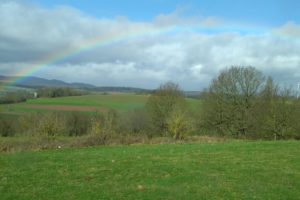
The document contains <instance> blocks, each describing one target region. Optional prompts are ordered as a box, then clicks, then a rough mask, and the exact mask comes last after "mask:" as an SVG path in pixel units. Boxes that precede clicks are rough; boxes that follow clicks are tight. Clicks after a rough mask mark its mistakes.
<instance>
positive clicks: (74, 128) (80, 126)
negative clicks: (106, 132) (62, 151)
mask: <svg viewBox="0 0 300 200" xmlns="http://www.w3.org/2000/svg"><path fill="white" fill-rule="evenodd" d="M90 124H91V119H90V117H89V116H87V115H86V114H83V113H81V112H72V113H70V114H66V130H67V134H68V135H69V136H81V135H86V134H88V129H89V127H90Z"/></svg>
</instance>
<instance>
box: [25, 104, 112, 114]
mask: <svg viewBox="0 0 300 200" xmlns="http://www.w3.org/2000/svg"><path fill="white" fill-rule="evenodd" d="M24 108H31V109H39V110H55V111H82V112H84V111H87V112H96V111H99V112H101V111H107V108H101V107H96V106H66V105H24Z"/></svg>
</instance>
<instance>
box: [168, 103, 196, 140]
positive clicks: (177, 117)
mask: <svg viewBox="0 0 300 200" xmlns="http://www.w3.org/2000/svg"><path fill="white" fill-rule="evenodd" d="M167 127H168V133H169V134H170V135H171V136H172V137H173V138H174V139H184V138H186V137H187V136H188V135H190V134H191V133H192V132H193V129H194V125H193V119H192V118H191V117H190V116H189V114H188V113H187V111H186V110H183V109H180V108H174V110H173V112H172V113H171V115H170V116H169V117H168V119H167Z"/></svg>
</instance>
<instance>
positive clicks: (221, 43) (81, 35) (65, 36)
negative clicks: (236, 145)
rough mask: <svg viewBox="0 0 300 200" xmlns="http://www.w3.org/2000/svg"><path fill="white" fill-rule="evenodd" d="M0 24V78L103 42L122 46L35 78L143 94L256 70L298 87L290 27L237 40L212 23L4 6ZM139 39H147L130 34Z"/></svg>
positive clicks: (298, 54)
mask: <svg viewBox="0 0 300 200" xmlns="http://www.w3.org/2000/svg"><path fill="white" fill-rule="evenodd" d="M0 19H1V20H0V30H1V31H0V74H18V73H19V72H24V71H30V69H31V66H33V64H34V63H36V62H38V61H40V60H41V59H43V58H44V57H48V55H49V54H54V55H55V54H57V56H56V57H59V56H60V55H61V54H66V52H67V50H70V49H71V54H72V52H76V50H78V49H79V50H80V49H82V48H85V47H90V46H92V45H93V44H94V43H99V44H100V41H101V39H102V40H105V38H120V39H119V40H112V41H114V42H109V43H108V44H106V45H98V46H96V47H94V48H91V49H90V50H88V51H84V52H82V53H81V54H78V55H76V56H72V57H69V58H67V59H64V60H60V62H56V63H54V64H52V66H49V67H46V68H45V69H43V70H41V71H40V72H39V73H37V74H36V75H38V76H41V77H45V78H56V79H62V80H66V81H70V82H87V83H93V84H96V85H114V86H122V85H123V86H133V87H145V88H154V87H157V86H158V85H159V84H160V83H162V82H165V81H169V80H173V81H175V82H178V83H179V84H181V85H182V87H183V88H184V89H189V90H197V89H201V88H203V87H205V86H207V85H208V84H209V81H210V79H211V78H212V77H213V76H215V75H216V74H217V73H218V71H219V70H221V69H222V68H224V67H228V66H231V65H252V66H255V67H257V68H258V69H260V70H262V71H263V72H265V73H266V74H268V75H273V76H274V77H275V78H276V79H278V80H280V81H283V82H289V83H294V82H298V81H300V80H297V79H299V78H300V77H299V71H300V42H299V36H300V25H298V24H295V23H292V22H288V23H287V24H285V25H283V26H282V27H275V28H274V29H272V30H268V31H266V32H264V33H261V34H253V33H249V34H245V33H243V34H239V33H236V32H230V31H219V30H218V27H219V26H220V27H221V28H222V27H224V26H226V23H225V22H224V21H222V20H220V19H216V18H214V17H207V18H205V17H189V18H187V17H182V16H181V15H180V14H178V13H177V12H174V13H171V14H162V15H160V16H157V17H156V18H155V19H154V20H153V21H152V22H134V21H130V20H129V19H127V18H126V17H118V18H115V19H97V18H93V17H90V16H87V15H85V14H84V13H81V12H80V11H78V10H76V9H73V8H69V7H58V8H55V9H45V8H41V7H38V6H35V5H31V4H25V3H20V1H1V2H0ZM168 27H175V29H172V30H171V31H170V30H169V29H167V28H168ZM199 27H200V30H208V31H207V32H206V31H199ZM221 28H220V29H221ZM164 30H167V31H164ZM168 30H169V32H168ZM215 30H216V31H215ZM147 31H148V32H147ZM138 32H142V33H144V34H137V35H134V34H132V33H138ZM149 32H151V33H152V34H147V33H149ZM126 35H131V37H126ZM122 38H123V39H122ZM89 43H90V44H89ZM77 48H78V49H77ZM60 52H61V53H60ZM54 58H55V56H54ZM52 60H55V59H52ZM45 64H48V63H45ZM18 75H19V74H18Z"/></svg>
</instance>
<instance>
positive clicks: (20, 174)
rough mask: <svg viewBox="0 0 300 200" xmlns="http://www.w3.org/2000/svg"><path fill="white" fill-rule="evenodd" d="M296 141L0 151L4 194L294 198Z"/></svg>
mask: <svg viewBox="0 0 300 200" xmlns="http://www.w3.org/2000/svg"><path fill="white" fill-rule="evenodd" d="M299 154H300V148H299V142H296V141H280V142H249V141H231V142H224V143H213V144H184V145H182V144H181V145H174V144H173V145H172V144H169V145H136V146H112V147H98V148H85V149H57V150H48V151H42V152H25V153H14V154H0V180H1V181H0V193H1V199H299V196H300V190H299V188H300V157H299Z"/></svg>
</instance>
